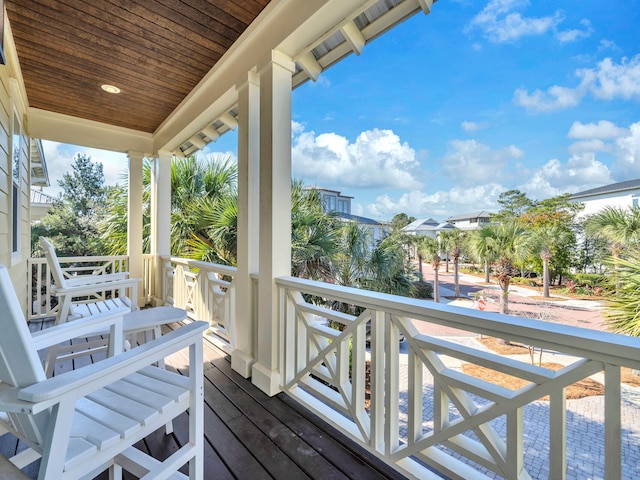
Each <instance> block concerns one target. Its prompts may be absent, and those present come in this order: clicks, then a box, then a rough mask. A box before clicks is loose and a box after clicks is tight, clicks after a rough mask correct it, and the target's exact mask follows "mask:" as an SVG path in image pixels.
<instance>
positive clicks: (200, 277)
mask: <svg viewBox="0 0 640 480" xmlns="http://www.w3.org/2000/svg"><path fill="white" fill-rule="evenodd" d="M161 258H162V264H163V296H164V302H165V303H166V304H170V305H174V306H176V307H179V308H184V309H185V310H187V312H188V313H189V315H190V316H191V317H193V318H195V319H198V320H206V321H208V322H209V325H210V329H209V339H210V340H211V341H213V342H214V343H215V344H216V345H217V346H218V347H220V348H222V349H223V350H224V351H226V352H228V353H231V352H232V351H233V349H234V348H235V345H236V340H235V339H236V328H235V306H236V297H235V296H236V287H235V282H234V280H233V279H234V278H235V276H236V275H237V269H236V268H235V267H228V266H225V265H217V264H213V263H207V262H201V261H197V260H189V259H185V258H177V257H168V256H163V257H161Z"/></svg>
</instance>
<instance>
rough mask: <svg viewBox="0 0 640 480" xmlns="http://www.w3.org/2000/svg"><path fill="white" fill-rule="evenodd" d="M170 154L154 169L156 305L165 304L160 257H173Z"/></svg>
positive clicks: (162, 155)
mask: <svg viewBox="0 0 640 480" xmlns="http://www.w3.org/2000/svg"><path fill="white" fill-rule="evenodd" d="M172 158H173V154H172V153H171V152H165V151H160V152H158V153H157V154H156V158H155V159H154V161H153V167H152V168H151V239H150V240H151V242H150V253H151V254H152V255H153V256H154V257H153V282H154V290H153V292H152V295H153V299H152V302H153V305H154V306H159V305H163V304H164V302H165V300H166V299H165V298H164V289H163V270H162V260H161V259H160V256H161V255H170V254H171V159H172Z"/></svg>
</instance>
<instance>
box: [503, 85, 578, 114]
mask: <svg viewBox="0 0 640 480" xmlns="http://www.w3.org/2000/svg"><path fill="white" fill-rule="evenodd" d="M582 97H584V90H583V89H580V88H576V89H571V88H566V87H559V86H557V85H554V86H553V87H550V88H549V89H548V90H547V91H546V92H543V91H542V90H535V91H534V92H533V93H532V94H529V93H528V92H527V91H526V90H524V89H521V88H519V89H517V90H516V91H515V92H514V94H513V100H514V102H515V104H516V105H519V106H521V107H524V108H526V109H527V110H532V111H537V112H552V111H554V110H562V109H564V108H568V107H575V106H576V105H577V104H578V103H580V100H582Z"/></svg>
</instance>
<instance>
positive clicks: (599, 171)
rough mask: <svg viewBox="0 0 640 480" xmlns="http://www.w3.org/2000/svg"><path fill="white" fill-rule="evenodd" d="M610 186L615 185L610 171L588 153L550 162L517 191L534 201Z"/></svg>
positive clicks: (531, 175)
mask: <svg viewBox="0 0 640 480" xmlns="http://www.w3.org/2000/svg"><path fill="white" fill-rule="evenodd" d="M608 183H613V180H612V177H611V172H610V171H609V168H608V167H607V166H606V165H605V164H603V163H602V162H600V161H598V160H596V158H595V155H594V154H593V153H586V154H583V155H573V156H572V157H571V158H570V159H569V160H568V161H567V162H565V163H563V162H561V161H559V160H557V159H552V160H549V161H548V162H547V163H545V164H544V165H543V166H542V167H541V168H540V169H538V170H536V171H533V172H530V175H529V176H528V180H527V181H526V182H524V183H522V184H521V185H518V186H517V187H516V188H518V189H519V190H521V191H523V192H526V194H527V195H528V196H529V197H531V198H536V199H543V198H548V197H553V196H556V195H562V194H564V193H574V192H578V191H581V190H587V189H589V188H595V187H598V186H601V185H606V184H608Z"/></svg>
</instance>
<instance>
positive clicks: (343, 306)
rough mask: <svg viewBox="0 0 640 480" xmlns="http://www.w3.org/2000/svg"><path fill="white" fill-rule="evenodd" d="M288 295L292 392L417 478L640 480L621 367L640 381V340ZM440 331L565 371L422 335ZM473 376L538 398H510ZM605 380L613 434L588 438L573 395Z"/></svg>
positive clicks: (290, 287)
mask: <svg viewBox="0 0 640 480" xmlns="http://www.w3.org/2000/svg"><path fill="white" fill-rule="evenodd" d="M277 285H278V286H279V288H280V291H281V295H280V298H281V305H280V312H281V326H282V331H281V339H280V344H281V345H282V346H283V348H282V349H281V366H282V370H281V373H282V377H281V378H282V388H283V390H284V391H285V392H286V393H287V394H289V395H291V396H292V397H294V398H295V399H297V400H298V401H300V402H301V403H303V404H304V405H306V406H307V407H308V408H310V409H311V410H312V411H314V412H315V413H316V414H318V415H319V416H321V417H322V418H324V419H325V420H327V421H328V422H330V423H331V424H333V425H335V426H336V427H337V428H339V429H340V430H341V431H342V432H343V433H344V434H346V435H347V436H349V437H350V438H351V439H352V440H354V441H355V442H357V443H359V444H360V445H362V446H364V447H365V448H367V449H368V450H370V451H371V452H373V453H374V454H375V455H377V456H378V457H380V458H382V459H383V460H385V461H386V462H387V463H389V464H390V465H392V466H394V467H395V468H397V469H398V470H400V471H401V472H403V473H404V474H405V475H407V476H409V477H411V478H441V477H440V476H438V475H436V474H435V473H433V471H432V469H435V470H437V471H438V472H440V473H442V474H445V475H447V476H449V477H451V478H457V479H468V478H506V479H528V478H552V479H554V480H555V479H565V478H587V476H591V475H588V474H586V473H585V474H584V476H583V475H582V474H580V473H577V474H576V472H579V471H580V470H579V469H580V465H579V464H580V462H581V460H580V459H581V458H582V459H584V458H585V457H584V456H585V455H586V456H595V457H596V458H595V459H594V458H592V459H591V460H593V461H592V462H591V464H593V463H595V464H598V463H599V464H600V467H598V468H600V469H601V470H599V471H601V472H604V476H603V477H602V478H606V479H620V478H622V475H623V474H624V475H625V478H627V476H629V475H630V477H629V478H633V477H634V475H637V474H639V473H640V472H639V471H637V468H640V467H638V466H637V465H635V466H634V465H631V466H629V465H628V462H624V461H623V460H624V458H623V457H624V455H625V452H624V451H623V450H624V449H623V447H624V446H627V444H628V443H631V444H632V445H636V446H637V440H635V441H633V438H634V437H633V436H634V435H638V434H640V431H636V430H638V428H637V426H634V425H632V426H631V429H627V428H625V429H624V430H623V428H622V418H623V411H622V410H623V408H627V406H628V402H627V400H626V398H625V396H624V395H623V393H624V392H626V391H627V390H626V387H625V389H623V388H622V386H621V377H620V374H621V373H620V372H621V366H625V367H631V368H635V369H637V368H640V339H637V338H631V337H627V336H622V335H615V334H611V333H603V332H597V331H592V330H586V329H581V328H575V327H568V326H563V325H558V324H552V323H548V322H540V321H534V320H529V319H524V318H520V317H512V316H503V315H499V314H495V313H487V312H479V311H474V310H470V309H463V308H456V307H451V306H447V305H441V304H434V303H433V302H431V301H424V300H415V299H406V298H400V297H395V296H391V295H385V294H379V293H374V292H366V291H362V290H357V289H352V288H344V287H339V286H336V285H330V284H325V283H319V282H312V281H308V280H301V279H298V278H293V277H286V278H280V279H278V280H277ZM430 325H432V326H434V325H435V326H440V327H441V326H446V327H453V328H455V329H460V330H465V331H467V332H470V333H472V334H473V333H475V334H476V335H485V336H491V337H494V338H499V339H508V340H510V341H512V342H520V343H522V344H524V345H530V346H534V347H535V348H537V349H541V348H542V349H544V350H545V351H549V352H553V354H554V355H555V356H557V357H558V358H562V359H564V365H565V366H564V367H563V368H561V369H560V370H557V371H556V370H553V369H550V368H545V367H544V366H536V365H532V364H531V363H530V362H529V361H528V356H527V355H525V357H526V358H527V359H519V358H508V357H505V356H501V355H498V354H496V353H492V352H491V351H487V350H484V349H482V347H481V345H480V343H476V342H475V340H472V339H471V338H472V337H473V335H471V337H469V336H468V337H467V341H465V342H460V341H459V340H458V341H454V340H452V339H451V337H435V336H432V335H429V334H428V333H420V332H429V326H430ZM403 337H404V339H405V340H403ZM470 339H471V340H470ZM462 343H467V344H462ZM463 364H471V365H477V366H480V367H484V368H485V369H489V370H490V371H494V372H496V375H497V374H508V375H510V376H511V377H513V378H514V381H515V380H516V379H522V380H524V384H525V385H524V386H518V387H515V386H514V387H513V388H507V387H505V386H499V385H497V384H494V383H493V382H489V381H486V380H482V379H480V378H477V377H476V376H474V375H472V374H469V373H465V369H464V368H462V365H463ZM593 375H600V376H602V375H604V385H605V392H604V401H603V402H602V407H603V409H602V410H603V411H602V418H603V421H599V422H596V423H597V425H596V424H593V423H590V424H589V429H588V431H585V432H583V431H576V428H577V429H578V430H580V428H581V427H580V426H578V427H576V426H574V425H573V423H574V422H578V423H579V420H580V419H579V418H577V417H578V414H575V413H572V412H569V409H568V406H567V399H566V389H567V387H569V386H570V385H572V384H574V383H576V382H578V381H580V380H582V379H585V378H588V377H591V376H593ZM637 396H638V395H637V392H636V397H637ZM367 397H370V398H367ZM542 397H545V398H548V400H540V399H541V398H542ZM636 407H640V405H636ZM624 418H626V415H625V416H624ZM583 420H584V419H583ZM634 429H635V430H634ZM598 435H599V437H600V438H597V439H596V438H593V437H594V436H598ZM580 436H583V437H584V438H583V439H584V441H583V440H581V439H580V438H581V437H580ZM623 436H624V438H625V441H624V442H623V441H622V437H623ZM636 438H637V437H636ZM594 444H596V445H599V450H595V451H594V450H591V447H592V446H593V445H594ZM583 447H584V448H585V449H586V451H580V449H581V448H583ZM632 448H636V447H632ZM623 464H624V465H625V469H627V470H625V471H624V472H623ZM539 465H543V466H544V468H543V471H542V472H541V471H538V470H536V469H537V468H539ZM592 475H593V478H599V477H598V475H599V473H598V471H596V472H592Z"/></svg>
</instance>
